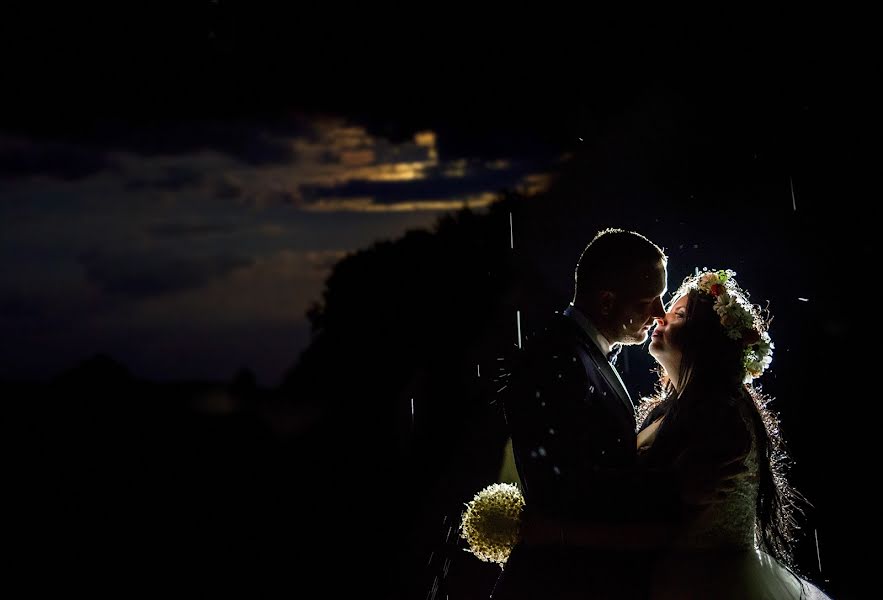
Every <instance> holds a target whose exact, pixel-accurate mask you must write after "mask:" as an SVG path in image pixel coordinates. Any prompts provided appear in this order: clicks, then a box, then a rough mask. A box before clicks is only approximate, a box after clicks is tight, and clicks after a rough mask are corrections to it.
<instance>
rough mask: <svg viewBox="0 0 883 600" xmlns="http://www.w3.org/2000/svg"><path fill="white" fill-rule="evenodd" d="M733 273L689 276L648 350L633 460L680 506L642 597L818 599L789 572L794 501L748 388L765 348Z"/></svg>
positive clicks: (776, 445)
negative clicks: (654, 376) (655, 377)
mask: <svg viewBox="0 0 883 600" xmlns="http://www.w3.org/2000/svg"><path fill="white" fill-rule="evenodd" d="M733 275H735V273H733V272H732V271H703V272H701V273H698V274H697V275H695V276H692V277H688V278H687V279H686V280H685V281H684V283H683V285H682V286H681V288H680V289H679V290H678V291H677V292H676V294H675V296H674V300H673V301H672V303H671V305H670V306H669V308H668V310H667V312H666V314H665V315H664V317H662V318H659V319H657V326H656V329H655V330H654V332H653V335H652V338H651V342H650V345H649V351H650V354H651V355H652V356H653V357H654V358H655V359H656V361H657V362H658V363H659V364H660V366H661V369H660V373H661V377H660V383H659V387H658V389H659V392H658V394H657V395H656V397H655V398H652V399H650V400H649V401H647V402H645V404H644V405H642V407H641V412H640V415H641V416H644V415H646V418H644V419H643V425H642V427H641V431H640V433H639V434H638V439H637V443H638V456H639V462H640V463H641V464H642V465H643V466H644V467H646V468H648V469H654V470H661V471H664V472H668V473H670V474H671V476H672V477H673V479H674V482H675V487H676V490H677V497H678V498H679V501H678V505H679V506H678V510H677V517H676V523H675V525H676V526H675V528H674V531H675V532H676V533H675V535H674V536H673V538H671V539H670V540H669V541H668V543H667V544H666V546H665V549H664V551H663V552H662V553H661V554H660V555H659V559H658V560H657V561H656V565H655V568H654V572H653V574H652V576H651V590H652V592H651V597H652V598H657V599H668V598H678V599H688V598H752V599H753V598H757V599H765V598H770V599H779V598H827V596H826V595H825V594H824V593H823V592H822V591H821V590H819V589H818V588H817V587H815V586H814V585H813V584H811V583H809V582H808V581H806V580H805V579H802V578H801V577H799V576H798V575H796V574H795V572H794V570H793V566H792V565H793V562H792V556H791V546H792V543H793V540H794V538H793V530H794V528H795V522H794V512H795V510H796V507H795V502H794V501H795V499H796V493H795V492H794V491H793V490H792V489H791V488H790V487H789V486H788V483H787V481H786V479H785V477H784V472H783V468H784V464H783V461H784V453H783V451H782V449H781V443H780V439H779V431H778V423H777V420H776V418H775V416H774V415H773V414H772V413H771V411H769V410H768V409H767V408H766V404H767V402H768V398H767V397H765V396H763V395H762V394H761V393H760V392H759V391H758V390H757V389H755V388H754V387H753V386H752V385H751V382H752V380H753V379H755V378H757V377H760V375H761V374H762V373H763V371H764V370H765V369H766V367H767V366H768V365H769V364H770V361H771V357H772V350H773V348H774V346H773V343H772V342H771V340H770V336H769V334H768V332H767V324H768V321H767V320H765V319H764V314H763V313H762V312H761V310H760V309H759V307H757V306H754V305H752V304H751V303H750V302H749V300H748V295H747V293H745V292H744V291H743V290H742V289H740V288H739V286H738V285H737V283H736V282H735V280H734V279H733ZM640 422H641V420H640V419H639V423H640Z"/></svg>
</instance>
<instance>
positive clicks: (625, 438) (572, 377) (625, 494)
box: [494, 313, 646, 598]
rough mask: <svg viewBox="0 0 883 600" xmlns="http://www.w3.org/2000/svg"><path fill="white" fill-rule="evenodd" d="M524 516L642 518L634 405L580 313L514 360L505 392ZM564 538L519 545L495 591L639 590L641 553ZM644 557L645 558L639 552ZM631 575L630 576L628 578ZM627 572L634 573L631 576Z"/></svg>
mask: <svg viewBox="0 0 883 600" xmlns="http://www.w3.org/2000/svg"><path fill="white" fill-rule="evenodd" d="M503 406H504V410H505V415H506V421H507V424H508V426H509V429H510V432H511V435H512V442H513V450H514V454H515V460H516V465H517V467H518V473H519V476H520V477H521V481H522V487H523V493H524V497H525V501H526V506H525V513H524V518H525V519H530V518H532V517H534V516H541V517H543V518H545V519H552V520H555V521H557V522H561V523H567V522H578V521H595V522H601V523H623V522H630V523H631V522H634V520H636V519H638V520H640V514H641V510H642V509H641V508H640V505H641V502H642V498H641V491H640V490H641V486H642V485H646V480H645V479H643V478H642V477H641V474H640V473H638V471H637V469H636V458H637V451H636V435H635V412H634V407H633V405H632V403H631V400H630V399H629V397H628V394H627V392H626V391H625V390H624V389H623V387H622V384H621V382H620V381H619V379H618V377H617V376H616V375H615V374H614V372H613V367H612V366H611V365H610V363H609V362H608V361H607V359H606V357H605V356H604V355H603V354H602V353H601V351H600V350H599V349H598V347H597V346H596V345H595V343H594V342H593V341H592V340H591V339H589V337H588V335H587V333H586V332H585V331H584V330H583V328H582V327H581V326H580V325H579V324H578V323H577V322H576V321H574V320H573V319H572V318H571V317H568V316H566V315H563V314H558V313H556V315H555V316H554V318H553V319H552V320H551V323H550V324H549V326H548V327H547V329H546V330H545V331H544V332H543V333H542V334H540V335H539V336H537V337H536V338H534V339H533V340H531V343H530V345H529V346H528V347H527V348H526V349H525V351H524V353H523V355H522V356H521V357H520V361H519V362H518V364H515V365H513V369H512V375H511V377H510V379H509V386H508V388H507V389H506V390H505V392H504V394H503ZM567 537H568V532H567V529H566V527H564V528H563V529H562V539H561V543H560V544H556V545H543V546H539V547H534V546H530V545H526V544H519V545H518V546H517V547H516V548H515V549H514V550H513V552H512V554H511V556H510V558H509V561H508V562H507V565H506V569H505V571H504V574H503V576H502V578H501V580H500V581H498V583H497V589H496V590H495V592H494V598H556V597H570V595H577V596H579V595H580V594H585V593H587V592H591V595H592V596H593V597H623V598H630V597H640V593H637V592H634V593H633V591H634V590H632V591H629V590H627V589H626V587H622V588H621V589H620V588H619V587H618V586H619V582H620V581H622V583H623V585H624V586H628V585H630V586H631V587H632V588H640V585H639V583H638V582H637V581H636V579H638V578H640V574H641V573H640V568H639V566H638V564H636V562H635V561H634V560H632V558H633V555H627V554H624V553H617V552H616V551H603V550H598V549H588V550H587V549H586V548H580V547H574V546H572V545H568V543H567ZM638 562H640V561H638ZM629 577H631V579H629ZM624 579H625V580H624Z"/></svg>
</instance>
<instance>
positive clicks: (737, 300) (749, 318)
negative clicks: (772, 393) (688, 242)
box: [682, 269, 775, 383]
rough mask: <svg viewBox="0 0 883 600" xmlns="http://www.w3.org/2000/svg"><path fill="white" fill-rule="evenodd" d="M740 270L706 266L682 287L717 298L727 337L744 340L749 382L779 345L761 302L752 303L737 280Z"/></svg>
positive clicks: (754, 377)
mask: <svg viewBox="0 0 883 600" xmlns="http://www.w3.org/2000/svg"><path fill="white" fill-rule="evenodd" d="M735 276H736V273H735V272H734V271H731V270H729V269H727V270H720V271H709V270H708V269H703V270H702V272H697V273H696V275H695V276H693V277H690V278H688V279H687V281H685V282H684V285H683V286H682V289H685V290H690V289H696V290H698V291H700V292H702V293H703V294H709V295H710V296H712V297H713V298H714V312H716V313H717V314H718V316H719V317H720V323H721V326H723V328H724V331H725V332H726V334H727V337H729V338H730V339H733V340H741V342H742V346H743V351H742V366H743V367H744V368H745V379H744V382H745V383H749V382H751V380H752V379H757V378H758V377H760V376H761V375H763V372H764V371H765V370H766V369H767V367H769V366H770V364H771V363H772V362H773V348H775V345H774V344H773V342H772V341H771V340H770V334H769V333H767V323H766V321H765V320H764V318H763V315H762V313H761V309H760V307H759V306H756V305H753V304H751V302H749V300H748V293H747V292H745V291H744V290H742V289H741V288H740V287H739V285H738V284H737V283H736V280H735V279H734V277H735Z"/></svg>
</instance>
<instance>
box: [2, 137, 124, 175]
mask: <svg viewBox="0 0 883 600" xmlns="http://www.w3.org/2000/svg"><path fill="white" fill-rule="evenodd" d="M118 168H119V167H118V165H117V164H116V163H115V162H114V161H113V160H112V159H111V158H110V157H108V156H107V154H105V153H104V152H102V151H100V150H97V149H94V148H89V147H84V146H77V145H73V144H67V143H60V142H50V141H42V142H41V141H24V140H18V141H13V140H9V139H2V138H0V179H13V178H26V177H37V176H48V177H55V178H58V179H62V180H65V181H76V180H78V179H83V178H86V177H89V176H90V175H95V174H96V173H99V172H101V171H105V170H117V169H118Z"/></svg>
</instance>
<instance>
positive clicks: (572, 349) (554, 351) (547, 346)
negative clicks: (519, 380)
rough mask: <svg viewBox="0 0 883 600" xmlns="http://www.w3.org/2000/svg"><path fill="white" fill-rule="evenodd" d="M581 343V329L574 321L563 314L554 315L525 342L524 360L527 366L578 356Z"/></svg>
mask: <svg viewBox="0 0 883 600" xmlns="http://www.w3.org/2000/svg"><path fill="white" fill-rule="evenodd" d="M580 343H581V342H580V336H579V329H578V327H577V326H576V324H575V323H574V321H573V320H572V319H570V318H569V317H567V316H565V315H563V314H561V313H554V314H552V315H551V316H550V317H549V318H548V319H547V320H546V322H545V323H544V324H543V326H542V327H541V328H540V329H539V330H538V331H536V332H534V333H533V335H530V336H528V338H527V339H526V340H525V347H524V350H523V352H522V354H523V359H524V362H526V363H527V364H537V363H544V362H548V361H552V360H556V359H558V358H562V357H571V356H576V355H577V349H578V347H579V346H580Z"/></svg>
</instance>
